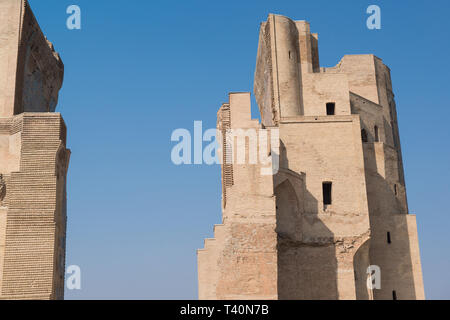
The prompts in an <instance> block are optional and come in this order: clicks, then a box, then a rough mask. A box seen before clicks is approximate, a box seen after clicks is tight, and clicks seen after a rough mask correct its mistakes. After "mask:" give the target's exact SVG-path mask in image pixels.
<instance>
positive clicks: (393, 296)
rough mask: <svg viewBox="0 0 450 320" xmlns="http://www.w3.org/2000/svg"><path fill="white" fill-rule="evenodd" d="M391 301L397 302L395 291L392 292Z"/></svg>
mask: <svg viewBox="0 0 450 320" xmlns="http://www.w3.org/2000/svg"><path fill="white" fill-rule="evenodd" d="M392 300H397V291H395V290H394V291H392Z"/></svg>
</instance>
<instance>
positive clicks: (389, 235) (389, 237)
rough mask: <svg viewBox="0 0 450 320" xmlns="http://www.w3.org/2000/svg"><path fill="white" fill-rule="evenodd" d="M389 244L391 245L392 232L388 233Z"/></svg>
mask: <svg viewBox="0 0 450 320" xmlns="http://www.w3.org/2000/svg"><path fill="white" fill-rule="evenodd" d="M387 243H389V244H390V243H391V233H390V232H388V233H387Z"/></svg>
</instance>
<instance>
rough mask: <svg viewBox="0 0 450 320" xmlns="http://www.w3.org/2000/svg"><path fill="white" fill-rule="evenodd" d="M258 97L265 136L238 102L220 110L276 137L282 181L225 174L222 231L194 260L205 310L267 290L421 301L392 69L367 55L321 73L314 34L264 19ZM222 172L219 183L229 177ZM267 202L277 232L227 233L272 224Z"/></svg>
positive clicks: (250, 172)
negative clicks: (371, 282) (370, 282)
mask: <svg viewBox="0 0 450 320" xmlns="http://www.w3.org/2000/svg"><path fill="white" fill-rule="evenodd" d="M254 91H255V96H256V100H257V103H258V107H259V110H260V113H261V124H258V123H256V122H255V121H256V120H250V112H249V109H250V106H249V103H248V104H245V103H237V101H240V100H239V99H238V97H243V96H245V94H244V93H241V94H231V95H230V103H229V104H226V105H225V106H226V107H227V108H229V109H230V112H231V127H232V128H241V129H247V128H251V127H253V128H256V127H258V126H261V127H264V128H271V130H274V128H276V129H278V130H279V145H280V150H279V164H280V166H279V170H278V171H277V172H276V173H275V174H274V175H273V177H272V179H269V180H267V179H265V178H262V177H261V176H260V175H256V174H255V172H256V171H255V168H257V167H258V166H255V165H250V164H248V165H241V166H238V165H235V164H233V165H232V166H231V167H232V169H233V170H232V177H233V185H232V186H231V187H229V186H227V184H226V183H224V185H223V188H224V197H225V199H226V206H224V208H223V212H222V215H223V221H224V223H223V225H220V226H216V228H215V238H214V239H208V240H206V241H205V249H202V250H199V253H198V257H199V260H198V262H199V296H200V298H201V299H215V298H223V297H225V298H235V299H241V298H255V297H258V294H256V292H257V290H260V289H261V288H264V287H265V285H266V284H268V283H270V284H272V285H273V287H274V288H275V290H274V291H270V293H271V294H270V295H266V297H271V298H274V299H393V298H398V299H423V298H424V290H423V280H422V270H421V263H420V254H419V246H418V236H417V225H416V220H415V216H414V215H410V214H409V212H408V206H407V201H406V187H405V182H404V174H403V164H402V158H401V148H400V139H399V133H398V125H397V115H396V106H395V102H394V95H393V92H392V83H391V77H390V72H389V68H388V67H387V66H385V65H384V64H383V62H382V61H381V59H379V58H377V57H375V56H373V55H370V54H369V55H351V56H344V58H343V59H342V60H341V61H340V62H339V63H338V65H336V66H335V67H332V68H321V67H320V65H319V52H318V35H317V34H313V33H311V32H310V26H309V23H307V22H305V21H293V20H291V19H289V18H287V17H283V16H280V15H269V18H268V19H267V21H266V22H264V23H262V24H261V30H260V38H259V47H258V54H257V63H256V72H255V87H254ZM233 100H234V101H236V103H233V102H232V101H233ZM241 101H242V100H241ZM227 110H228V109H227ZM225 111H226V110H225V107H222V108H221V111H220V112H219V128H221V127H220V124H224V123H225V122H223V119H225V118H224V117H223V114H224V112H225ZM252 121H254V122H252ZM274 155H275V154H274V153H272V157H273V156H274ZM222 169H223V171H222V176H223V177H222V179H223V181H225V182H226V181H228V180H227V179H228V178H227V175H229V173H230V172H231V171H230V170H229V168H228V167H225V166H222ZM326 190H328V191H326ZM256 195H259V196H262V197H261V198H258V197H255V196H256ZM262 198H265V199H266V200H267V201H266V202H264V201H258V199H262ZM268 199H272V200H275V223H272V224H252V225H251V228H249V229H248V230H247V229H234V228H233V227H231V226H232V225H233V223H232V221H233V218H235V217H239V219H240V221H246V222H249V221H251V220H249V217H262V216H265V215H266V214H267V213H268V212H272V211H271V210H273V201H272V202H270V201H268ZM244 219H245V220H244ZM252 222H254V221H252ZM236 230H239V232H236ZM250 230H251V232H250ZM274 231H275V235H276V236H275V237H273V234H274V233H273V232H274ZM259 234H264V235H265V237H264V238H261V239H258V241H253V240H254V239H255V236H256V235H259ZM230 243H233V244H234V246H231V247H230V246H229V244H230ZM239 244H246V245H248V247H247V248H248V250H249V251H252V250H260V249H261V247H260V245H261V244H264V247H265V248H267V249H272V248H274V247H275V248H276V250H275V253H274V252H271V251H270V250H269V251H270V252H271V256H270V257H271V260H261V259H249V258H248V257H247V256H246V254H245V252H241V251H240V250H239V249H238V247H237V246H236V245H239ZM230 248H231V250H230ZM233 261H239V262H240V263H239V264H233ZM268 265H270V266H271V267H273V268H267V266H268ZM369 266H378V267H380V268H381V287H380V288H375V289H373V288H369V287H368V286H367V276H368V274H367V269H368V267H369ZM232 272H234V274H233V276H234V277H236V278H237V279H239V280H240V281H234V280H235V279H234V280H233V278H232V277H231V276H229V275H228V274H229V273H232ZM250 273H252V276H250V275H249V274H250ZM211 275H214V276H211ZM249 288H253V289H251V290H250V289H249ZM372 289H373V290H372ZM239 292H245V293H246V294H239ZM259 297H260V296H259Z"/></svg>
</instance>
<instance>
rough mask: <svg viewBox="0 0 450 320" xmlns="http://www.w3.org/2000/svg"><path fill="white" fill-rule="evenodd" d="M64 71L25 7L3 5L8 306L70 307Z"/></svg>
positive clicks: (2, 255) (2, 170)
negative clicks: (27, 302) (12, 302)
mask: <svg viewBox="0 0 450 320" xmlns="http://www.w3.org/2000/svg"><path fill="white" fill-rule="evenodd" d="M63 73H64V66H63V63H62V62H61V59H60V58H59V56H58V54H57V53H56V52H55V51H54V50H53V46H52V44H51V43H49V42H48V41H47V39H46V38H45V37H44V35H43V34H42V31H41V29H40V28H39V25H38V23H37V22H36V19H35V17H34V15H33V13H32V11H31V9H30V7H29V5H28V3H27V1H25V0H0V299H62V298H63V297H64V273H65V270H64V269H65V237H66V173H67V167H68V163H69V157H70V151H69V150H68V149H66V126H65V124H64V121H63V119H62V117H61V115H60V114H59V113H55V107H56V104H57V100H58V91H59V89H60V88H61V85H62V80H63Z"/></svg>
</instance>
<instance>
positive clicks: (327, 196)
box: [322, 182, 332, 205]
mask: <svg viewBox="0 0 450 320" xmlns="http://www.w3.org/2000/svg"><path fill="white" fill-rule="evenodd" d="M331 189H332V183H331V182H324V183H323V184H322V190H323V204H324V205H330V204H331V200H332V199H331Z"/></svg>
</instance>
